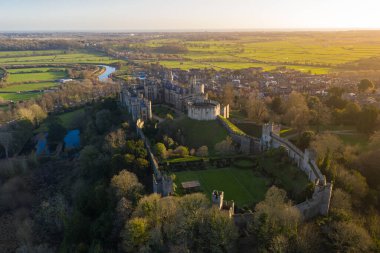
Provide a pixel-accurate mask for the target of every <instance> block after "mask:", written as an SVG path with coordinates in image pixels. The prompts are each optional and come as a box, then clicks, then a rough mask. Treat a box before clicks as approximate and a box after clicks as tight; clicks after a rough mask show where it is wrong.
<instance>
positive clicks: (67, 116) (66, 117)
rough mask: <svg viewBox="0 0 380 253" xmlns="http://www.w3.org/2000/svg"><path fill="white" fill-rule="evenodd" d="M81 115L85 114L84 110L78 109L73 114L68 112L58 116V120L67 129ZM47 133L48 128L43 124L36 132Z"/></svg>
mask: <svg viewBox="0 0 380 253" xmlns="http://www.w3.org/2000/svg"><path fill="white" fill-rule="evenodd" d="M81 113H84V109H83V108H81V109H78V110H75V111H72V112H66V113H62V114H60V115H58V118H59V119H60V120H61V121H62V125H63V126H64V127H66V128H70V125H71V122H72V120H73V119H74V118H75V117H76V116H77V115H80V114H81ZM45 131H47V126H46V124H45V123H42V124H41V126H40V127H39V128H38V129H36V130H35V132H37V133H40V132H45Z"/></svg>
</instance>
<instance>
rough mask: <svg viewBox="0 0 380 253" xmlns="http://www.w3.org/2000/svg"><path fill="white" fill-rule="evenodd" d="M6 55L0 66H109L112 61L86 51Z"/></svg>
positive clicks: (10, 53)
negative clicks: (71, 64)
mask: <svg viewBox="0 0 380 253" xmlns="http://www.w3.org/2000/svg"><path fill="white" fill-rule="evenodd" d="M3 53H7V54H4V56H1V57H0V65H4V66H9V65H36V64H51V65H54V64H65V63H75V64H78V63H88V64H110V63H113V62H115V60H114V59H112V58H110V57H107V56H105V55H103V54H99V53H92V52H91V53H89V52H86V51H74V52H70V53H64V51H51V50H46V51H45V50H43V51H38V52H37V53H39V54H44V53H46V54H49V55H43V56H36V55H33V54H28V55H24V54H22V51H21V52H20V51H16V52H14V51H11V52H3Z"/></svg>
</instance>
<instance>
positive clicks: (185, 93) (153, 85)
mask: <svg viewBox="0 0 380 253" xmlns="http://www.w3.org/2000/svg"><path fill="white" fill-rule="evenodd" d="M120 102H121V104H122V105H123V106H125V107H127V108H128V111H129V112H130V113H131V114H132V118H133V120H134V121H136V120H137V119H142V120H144V121H146V120H150V119H151V118H152V108H151V107H152V104H159V103H164V104H168V105H170V106H172V107H173V108H175V109H177V110H179V111H182V112H184V113H187V115H188V117H189V118H191V119H195V120H215V119H216V118H217V116H218V115H221V116H223V117H225V118H229V111H230V108H229V105H224V106H223V105H221V104H220V103H219V102H217V101H213V100H209V99H208V98H207V94H206V93H205V86H204V84H198V82H197V79H196V77H193V78H192V80H191V82H190V84H189V86H188V87H182V86H180V85H179V84H176V83H175V81H174V76H173V74H172V72H170V74H169V75H167V76H166V78H165V79H164V80H162V81H161V80H160V81H156V80H148V79H146V78H144V79H143V80H141V83H140V84H139V85H131V86H128V87H127V86H125V85H123V87H122V89H121V92H120Z"/></svg>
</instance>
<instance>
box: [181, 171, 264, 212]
mask: <svg viewBox="0 0 380 253" xmlns="http://www.w3.org/2000/svg"><path fill="white" fill-rule="evenodd" d="M176 177H177V178H176V184H177V186H178V187H180V184H181V182H185V181H192V180H198V181H199V182H200V184H201V188H202V190H203V191H204V193H205V194H207V197H210V198H211V193H212V191H213V190H221V191H224V194H225V195H224V198H225V199H226V200H234V201H235V202H236V203H237V204H238V205H239V206H241V207H242V206H244V205H251V204H254V203H257V202H259V201H261V200H263V199H264V195H265V193H266V191H267V189H268V187H267V186H266V185H267V180H266V179H265V178H260V177H257V176H255V175H254V173H253V171H252V170H243V169H236V168H223V169H208V170H201V171H183V172H178V173H176Z"/></svg>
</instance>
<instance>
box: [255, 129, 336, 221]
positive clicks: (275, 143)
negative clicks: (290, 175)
mask: <svg viewBox="0 0 380 253" xmlns="http://www.w3.org/2000/svg"><path fill="white" fill-rule="evenodd" d="M279 129H280V128H279V126H276V125H274V124H273V123H269V124H264V125H263V134H262V137H261V148H262V150H267V149H270V148H279V147H283V148H285V149H286V150H287V152H288V156H289V158H290V159H291V160H292V161H293V162H294V163H295V164H297V167H298V168H299V169H301V170H302V171H303V172H305V174H306V175H307V176H308V178H309V180H310V181H311V182H313V183H314V184H315V188H314V193H313V196H312V198H311V199H309V200H306V201H304V202H302V203H301V204H298V205H296V207H297V208H298V209H299V210H300V212H301V214H302V215H303V217H304V218H305V219H310V218H313V217H315V216H317V215H327V214H328V211H329V208H330V200H331V195H332V184H331V183H328V182H327V181H326V177H325V176H324V175H323V174H322V172H321V171H320V169H319V168H318V166H317V164H316V163H315V156H314V153H313V152H312V151H311V150H309V149H306V150H305V152H302V151H301V150H300V149H299V148H297V147H296V146H295V145H294V144H293V143H291V142H290V141H288V140H286V139H283V138H281V137H280V136H279V133H280V130H279Z"/></svg>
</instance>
